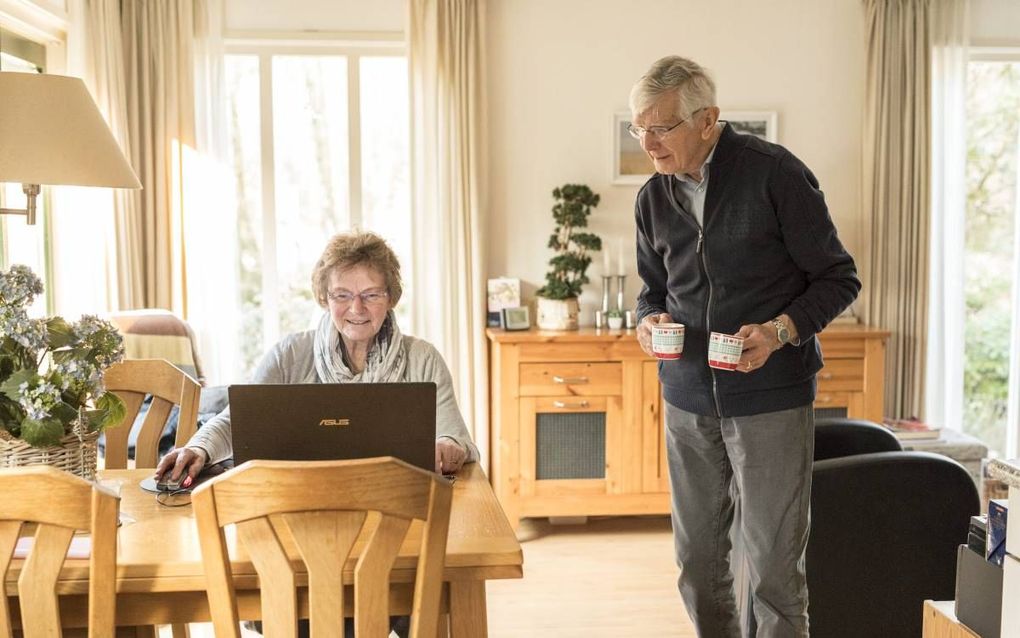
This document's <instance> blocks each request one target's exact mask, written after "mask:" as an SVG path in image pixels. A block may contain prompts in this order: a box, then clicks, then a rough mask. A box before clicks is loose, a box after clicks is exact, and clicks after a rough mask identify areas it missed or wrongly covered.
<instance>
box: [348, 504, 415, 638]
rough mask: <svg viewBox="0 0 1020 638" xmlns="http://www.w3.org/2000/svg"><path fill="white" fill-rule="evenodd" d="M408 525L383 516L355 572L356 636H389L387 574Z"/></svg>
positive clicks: (396, 519) (399, 519) (408, 523)
mask: <svg viewBox="0 0 1020 638" xmlns="http://www.w3.org/2000/svg"><path fill="white" fill-rule="evenodd" d="M410 525H411V521H409V520H407V519H404V518H396V517H393V516H383V517H382V518H381V519H380V520H379V526H378V527H376V528H375V531H374V532H373V533H372V536H371V538H370V539H369V541H368V545H366V546H365V549H364V551H362V553H361V557H360V558H359V559H358V565H357V567H355V568H354V626H355V629H354V630H355V633H357V635H358V636H369V637H370V638H374V637H375V636H379V637H380V638H384V637H385V636H387V635H388V634H389V627H390V609H389V603H390V570H391V569H393V562H394V561H395V560H396V559H397V553H398V552H399V551H400V546H401V545H402V544H403V542H404V537H405V536H406V535H407V530H408V528H409V527H410Z"/></svg>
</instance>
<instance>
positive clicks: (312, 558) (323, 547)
mask: <svg viewBox="0 0 1020 638" xmlns="http://www.w3.org/2000/svg"><path fill="white" fill-rule="evenodd" d="M366 516H367V514H366V512H302V513H299V514H284V516H283V520H284V521H285V522H286V524H287V526H288V527H289V528H290V531H291V534H292V535H293V536H294V541H295V543H296V544H297V547H298V551H300V552H301V558H302V559H304V562H305V565H307V566H308V591H309V596H308V598H309V615H310V616H311V630H312V634H314V635H315V636H319V637H325V636H340V637H341V638H343V635H344V634H343V626H344V597H343V595H342V592H343V590H344V563H346V562H347V557H348V556H349V555H350V553H351V548H352V547H353V546H354V541H355V540H357V538H358V534H359V533H360V532H361V527H362V525H364V523H365V518H366ZM337 592H341V595H337Z"/></svg>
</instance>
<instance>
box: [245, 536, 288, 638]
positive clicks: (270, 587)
mask: <svg viewBox="0 0 1020 638" xmlns="http://www.w3.org/2000/svg"><path fill="white" fill-rule="evenodd" d="M237 538H238V540H239V541H241V543H242V544H243V545H244V548H245V549H246V550H247V551H248V554H249V555H250V556H251V562H252V564H253V565H254V566H255V571H256V572H258V575H259V588H260V589H261V596H262V631H263V634H265V635H266V636H281V637H287V636H290V637H291V638H297V617H298V613H297V580H296V577H295V574H294V568H293V566H291V564H290V560H289V559H288V558H287V553H286V551H284V549H283V545H281V544H280V539H279V537H278V536H277V535H276V530H274V529H273V525H272V523H270V522H269V519H268V518H255V519H252V520H250V521H244V522H241V523H238V524H237Z"/></svg>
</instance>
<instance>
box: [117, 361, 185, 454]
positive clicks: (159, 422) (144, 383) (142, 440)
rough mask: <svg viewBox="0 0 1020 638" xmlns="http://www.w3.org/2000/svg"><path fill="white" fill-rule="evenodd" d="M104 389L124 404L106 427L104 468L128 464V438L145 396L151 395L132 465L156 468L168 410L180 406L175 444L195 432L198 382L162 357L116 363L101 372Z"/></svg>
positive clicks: (182, 442)
mask: <svg viewBox="0 0 1020 638" xmlns="http://www.w3.org/2000/svg"><path fill="white" fill-rule="evenodd" d="M103 384H104V385H105V386H106V389H107V390H110V391H111V392H113V393H115V394H116V395H117V396H119V397H120V398H121V400H123V401H124V404H125V405H126V406H127V415H126V416H125V417H124V420H123V421H121V423H120V425H118V426H116V427H112V428H109V429H107V430H106V432H105V434H106V448H105V452H106V455H105V464H106V465H105V467H107V468H110V469H123V468H126V467H127V456H128V454H127V453H128V437H129V436H130V434H131V428H132V426H133V424H134V422H135V419H136V418H137V417H138V413H139V411H141V409H142V404H143V402H144V401H145V398H146V396H151V397H152V403H151V404H150V405H149V409H148V412H147V413H146V414H145V419H144V421H143V422H142V426H141V430H140V431H139V433H138V439H137V441H136V444H135V467H138V468H143V467H156V461H157V460H158V457H159V437H160V435H161V434H162V433H163V429H164V428H165V427H166V423H167V419H169V418H170V410H171V409H172V408H173V407H174V406H175V405H177V406H180V411H179V412H178V418H177V438H176V444H177V446H178V447H180V446H182V445H184V444H185V443H187V442H188V439H190V438H191V435H192V434H194V433H195V429H196V423H197V421H198V401H199V394H200V391H201V388H200V386H199V385H198V383H197V382H196V381H195V380H194V379H192V378H191V377H190V376H189V375H187V374H185V372H184V371H183V370H181V369H180V368H177V367H176V366H174V365H172V364H171V363H169V362H167V361H164V360H162V359H128V360H125V361H121V362H120V363H115V364H114V365H112V366H110V367H109V368H108V369H107V370H106V374H105V375H103Z"/></svg>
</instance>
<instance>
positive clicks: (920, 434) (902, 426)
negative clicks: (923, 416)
mask: <svg viewBox="0 0 1020 638" xmlns="http://www.w3.org/2000/svg"><path fill="white" fill-rule="evenodd" d="M882 425H884V426H885V427H886V428H887V429H888V430H889V431H890V432H892V433H893V434H895V435H896V438H898V439H901V440H908V439H937V438H939V432H941V431H942V428H940V427H936V426H934V425H931V424H928V423H925V422H924V421H921V420H920V419H917V418H914V417H911V418H909V419H885V420H884V421H883V422H882Z"/></svg>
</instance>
